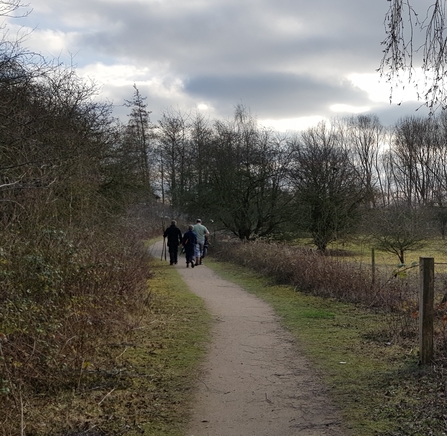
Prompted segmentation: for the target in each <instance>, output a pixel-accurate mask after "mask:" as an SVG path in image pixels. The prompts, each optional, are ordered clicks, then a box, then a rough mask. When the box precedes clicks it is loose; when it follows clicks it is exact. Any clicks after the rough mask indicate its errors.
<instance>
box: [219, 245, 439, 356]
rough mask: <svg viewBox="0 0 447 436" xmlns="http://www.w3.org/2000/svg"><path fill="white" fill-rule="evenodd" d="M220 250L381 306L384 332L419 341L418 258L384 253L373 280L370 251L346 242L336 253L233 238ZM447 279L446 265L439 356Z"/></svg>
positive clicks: (318, 289)
mask: <svg viewBox="0 0 447 436" xmlns="http://www.w3.org/2000/svg"><path fill="white" fill-rule="evenodd" d="M215 251H216V254H217V256H218V257H219V258H220V259H223V260H227V261H232V262H236V263H238V264H240V265H245V266H247V267H249V268H250V269H252V270H254V271H258V272H260V273H261V274H263V275H265V276H267V277H270V278H271V279H272V280H273V281H274V282H276V283H280V284H287V285H291V286H293V287H295V288H296V289H297V290H299V291H301V292H305V293H309V294H312V295H316V296H320V297H324V298H333V299H335V300H337V301H342V302H348V303H354V304H359V305H361V306H362V307H364V308H367V309H369V310H373V311H376V312H381V313H383V315H384V316H385V317H387V319H388V323H387V324H388V329H387V331H384V332H383V335H384V337H389V338H391V340H392V341H393V342H402V341H407V340H409V341H413V342H414V343H415V346H416V347H417V335H418V322H417V321H418V295H419V276H418V272H419V270H418V268H417V262H414V264H413V265H409V266H406V267H401V268H398V267H397V266H396V265H394V264H392V263H390V262H388V263H387V262H386V261H385V262H384V258H383V256H380V259H381V260H380V263H379V264H378V266H376V273H375V279H374V280H373V277H372V268H371V264H370V263H369V264H368V263H367V261H366V260H365V254H364V255H363V256H361V255H359V253H358V252H355V251H350V250H347V249H346V248H344V249H343V250H340V249H337V250H333V251H332V255H331V251H329V253H328V254H326V255H322V254H321V253H319V252H318V251H316V250H314V249H312V248H308V247H305V246H291V245H289V244H283V243H265V242H255V243H241V242H239V241H235V240H232V241H227V242H223V243H221V246H220V247H219V249H216V250H215ZM334 254H335V255H334ZM366 256H367V255H366ZM441 259H442V258H440V260H441ZM441 263H442V262H441ZM441 266H442V265H441ZM445 283H446V281H445V273H444V272H443V271H442V269H440V270H437V279H436V305H437V306H436V319H435V348H436V355H437V358H438V360H439V361H444V360H447V328H446V319H447V316H446V315H447V307H446V306H445V304H441V300H442V298H443V295H444V293H445Z"/></svg>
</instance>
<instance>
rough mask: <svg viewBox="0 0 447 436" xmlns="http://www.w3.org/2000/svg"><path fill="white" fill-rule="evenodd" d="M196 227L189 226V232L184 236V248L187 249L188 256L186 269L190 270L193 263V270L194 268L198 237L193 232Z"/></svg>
mask: <svg viewBox="0 0 447 436" xmlns="http://www.w3.org/2000/svg"><path fill="white" fill-rule="evenodd" d="M193 229H194V226H193V225H192V224H190V225H189V227H188V231H187V232H185V234H184V235H183V241H182V242H183V247H184V248H185V255H186V268H189V264H190V263H191V268H194V257H195V250H196V245H197V235H196V234H195V233H194V232H193Z"/></svg>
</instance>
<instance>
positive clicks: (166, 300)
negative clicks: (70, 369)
mask: <svg viewBox="0 0 447 436" xmlns="http://www.w3.org/2000/svg"><path fill="white" fill-rule="evenodd" d="M150 268H151V272H152V278H151V279H150V281H149V288H148V295H147V297H148V298H147V300H146V305H147V307H145V308H142V310H141V312H140V317H139V318H138V319H133V320H131V323H132V324H133V325H134V328H133V329H131V330H129V331H126V332H122V334H121V335H120V336H118V337H114V338H113V342H111V341H108V340H107V338H104V340H103V342H102V343H99V344H98V347H99V350H98V354H100V355H101V356H103V357H104V360H103V361H104V362H107V366H105V365H102V364H101V360H98V361H96V362H85V363H84V365H83V366H82V368H80V370H79V372H78V373H77V374H76V377H77V379H78V383H77V387H76V389H72V388H69V389H68V388H67V389H64V387H63V386H61V387H60V389H59V390H58V391H57V393H55V394H54V395H52V396H36V397H35V398H33V399H32V400H30V401H28V402H27V403H26V404H23V423H22V426H21V427H22V428H23V430H24V431H25V433H24V434H36V435H37V434H38V435H54V434H59V435H64V436H74V435H76V436H78V435H81V434H88V435H94V436H102V435H108V436H110V435H123V434H126V435H147V436H180V435H182V434H183V432H184V428H185V423H186V422H187V420H188V417H189V413H188V407H189V405H190V403H191V394H192V389H193V388H194V386H195V375H196V372H197V369H198V363H199V362H200V361H201V359H202V357H203V355H204V353H205V349H206V345H207V343H208V340H209V337H208V331H209V322H210V318H209V315H208V314H207V312H206V311H205V309H204V306H203V303H202V301H201V300H200V299H199V298H198V297H196V296H194V295H193V294H191V293H190V292H189V291H188V290H187V289H186V287H185V285H184V284H183V282H182V281H181V279H180V276H179V275H178V273H177V271H176V270H175V269H173V268H169V266H168V264H167V263H166V262H160V261H159V260H156V259H154V260H153V261H152V262H151V267H150ZM17 424H19V423H17ZM18 427H19V425H18ZM7 430H8V429H6V428H3V432H2V433H1V434H5V435H6V434H8V435H10V434H20V433H19V432H17V433H10V432H9V431H8V432H7V433H6V431H7ZM9 430H11V429H9Z"/></svg>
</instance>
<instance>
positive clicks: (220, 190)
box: [209, 106, 291, 240]
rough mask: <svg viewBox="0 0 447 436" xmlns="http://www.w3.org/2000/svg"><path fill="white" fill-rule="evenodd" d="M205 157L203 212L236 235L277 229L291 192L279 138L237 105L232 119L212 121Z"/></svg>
mask: <svg viewBox="0 0 447 436" xmlns="http://www.w3.org/2000/svg"><path fill="white" fill-rule="evenodd" d="M215 129H216V133H215V135H216V138H215V140H214V142H213V144H212V155H211V157H210V168H211V172H210V189H211V195H212V197H211V198H212V203H211V204H210V205H209V211H210V212H209V213H213V214H215V215H216V218H217V220H219V222H220V223H221V224H222V225H223V226H224V227H225V228H226V229H228V230H230V231H231V232H232V233H234V234H235V235H236V236H237V237H238V238H240V239H241V240H254V239H256V238H259V237H265V236H269V235H271V234H272V233H274V232H275V231H277V230H278V229H279V227H280V225H281V224H282V223H283V222H284V221H285V220H286V219H287V218H288V210H289V206H290V202H291V195H290V194H289V192H288V187H287V179H286V173H287V168H288V164H289V162H290V159H289V158H288V150H287V147H285V143H284V141H283V140H282V139H281V138H280V137H278V136H275V135H273V133H272V132H271V131H269V130H266V129H262V128H260V127H259V126H258V124H257V121H256V119H255V118H254V117H253V116H252V115H251V114H250V112H249V110H247V109H246V108H245V107H243V106H237V107H236V110H235V116H234V120H231V121H228V122H216V125H215Z"/></svg>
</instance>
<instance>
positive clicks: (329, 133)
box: [291, 123, 365, 251]
mask: <svg viewBox="0 0 447 436" xmlns="http://www.w3.org/2000/svg"><path fill="white" fill-rule="evenodd" d="M291 179H292V183H293V184H294V186H295V189H296V198H297V207H298V208H300V209H301V210H304V211H305V212H306V213H301V216H300V221H301V223H299V224H301V225H302V226H305V228H306V230H307V231H308V232H309V233H310V234H311V235H312V238H313V241H314V244H315V245H316V246H317V248H318V249H319V250H321V251H325V250H326V247H327V245H328V244H329V243H330V242H332V241H334V240H336V239H337V238H339V237H341V236H342V235H343V234H346V233H347V232H348V231H349V230H350V229H351V228H352V226H353V224H354V223H355V222H356V220H357V219H358V218H359V215H358V212H359V206H360V204H361V203H362V202H363V201H364V198H365V189H364V186H363V185H362V180H361V178H360V177H359V174H358V172H357V170H356V168H355V166H354V165H353V163H352V161H351V160H350V154H349V152H348V151H347V150H346V148H345V147H342V145H341V141H340V137H339V135H338V133H337V131H336V130H335V129H334V128H333V127H329V126H328V125H327V124H326V123H320V124H319V125H318V126H317V127H314V128H311V129H308V130H307V131H305V132H303V133H302V134H301V135H300V137H298V138H297V139H296V141H295V143H294V154H293V161H292V170H291Z"/></svg>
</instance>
